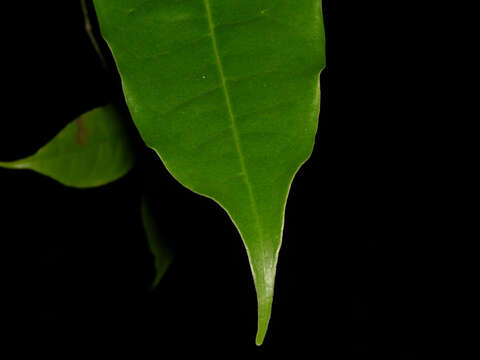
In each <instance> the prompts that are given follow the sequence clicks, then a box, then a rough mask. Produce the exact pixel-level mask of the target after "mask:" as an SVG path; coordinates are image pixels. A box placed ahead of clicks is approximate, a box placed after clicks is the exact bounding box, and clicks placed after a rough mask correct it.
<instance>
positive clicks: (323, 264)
mask: <svg viewBox="0 0 480 360" xmlns="http://www.w3.org/2000/svg"><path fill="white" fill-rule="evenodd" d="M362 3H363V2H362ZM352 6H353V7H352ZM24 10H25V9H22V5H21V4H18V3H17V4H16V5H9V7H8V9H7V10H6V11H5V14H12V16H14V14H20V13H21V14H22V17H21V21H20V23H18V24H20V25H18V24H17V28H13V27H9V26H8V25H3V26H4V27H5V29H3V30H4V31H3V33H4V34H9V36H5V39H4V45H3V50H2V51H3V53H4V59H5V60H6V61H7V65H5V67H4V69H5V71H6V73H7V74H5V75H13V79H12V80H8V84H7V85H5V87H6V88H7V89H9V91H8V92H9V94H8V96H7V97H4V109H5V110H13V111H12V112H11V113H10V111H9V112H8V113H9V115H7V112H4V115H3V116H2V120H1V127H0V160H13V159H16V158H20V157H24V156H27V155H29V154H31V153H33V152H34V151H35V150H36V149H38V148H39V147H40V146H41V145H43V144H44V143H45V142H47V141H48V140H49V139H50V138H51V137H53V136H54V134H55V133H56V132H58V131H59V130H60V129H61V128H63V127H64V126H65V125H66V124H67V123H68V122H70V121H71V120H72V119H73V118H74V117H76V116H78V115H80V114H81V113H83V112H85V111H87V110H89V109H91V108H93V107H96V106H99V105H102V104H105V103H107V102H108V101H110V99H121V93H120V92H119V87H118V85H119V84H118V78H115V77H112V74H108V73H106V72H105V71H104V70H103V69H102V67H101V65H100V62H99V60H98V57H97V56H96V54H95V52H94V50H93V48H92V47H91V44H90V42H89V39H88V37H87V35H86V33H85V31H84V24H83V15H82V12H81V8H80V3H79V1H61V2H60V1H59V2H48V3H45V2H42V3H41V4H40V2H35V4H30V3H29V4H28V12H27V13H25V11H24ZM397 10H398V9H393V8H387V7H386V6H384V8H380V9H379V8H378V4H377V6H376V8H375V11H374V9H373V6H372V8H371V9H370V8H369V7H368V6H366V5H365V4H362V5H359V4H357V5H351V4H350V6H349V7H345V6H342V5H341V4H340V2H338V1H330V0H328V1H327V0H325V1H324V11H325V14H324V15H325V26H326V33H327V68H326V69H325V70H324V71H323V73H322V76H321V88H322V106H321V114H320V122H319V131H318V134H317V141H316V146H315V150H314V153H313V155H312V157H311V159H310V160H309V161H308V162H307V163H306V164H305V165H304V166H303V168H302V169H301V170H300V172H299V173H298V175H297V177H296V179H295V181H294V183H293V186H292V189H291V194H290V197H289V200H288V205H287V212H286V222H285V233H284V242H283V248H282V250H281V252H280V260H279V267H278V274H277V282H276V293H275V300H274V306H273V314H272V315H273V316H272V320H271V323H270V329H269V332H268V334H267V337H266V340H265V343H264V345H263V346H262V347H260V348H257V347H256V346H255V344H254V337H255V331H256V315H257V314H256V298H255V290H254V287H253V281H252V278H251V275H250V269H249V265H248V261H247V257H246V253H245V251H244V248H243V244H242V242H241V239H240V237H239V235H238V234H237V232H236V230H235V228H234V226H233V225H232V224H231V222H230V221H229V219H228V216H227V215H226V214H225V213H224V212H223V210H222V209H221V208H220V207H218V206H217V205H216V204H215V203H214V202H212V201H211V200H208V199H205V198H202V197H200V196H198V195H195V194H193V193H192V192H189V191H188V190H186V189H185V188H183V187H182V186H181V185H180V184H178V183H177V182H176V181H175V180H174V179H173V178H172V177H171V176H170V175H169V174H168V173H167V172H166V170H165V169H164V167H163V165H162V163H161V161H160V160H159V159H157V158H156V156H155V155H154V154H153V153H152V152H151V151H149V150H146V149H145V148H143V147H142V146H141V144H140V145H139V151H140V153H141V159H140V161H139V165H138V166H137V167H136V168H135V169H134V170H133V171H132V172H131V173H130V174H129V175H128V176H126V177H125V178H123V179H121V180H119V181H117V182H115V183H112V184H110V185H108V186H104V187H101V188H98V189H89V190H77V189H71V188H67V187H63V186H61V185H59V184H57V183H56V182H54V181H53V180H51V179H48V178H46V177H43V176H41V175H38V174H35V173H32V172H28V171H9V170H0V196H1V200H0V201H1V202H0V206H1V207H0V208H1V211H2V215H1V218H0V220H1V234H0V237H1V247H2V250H1V256H2V258H3V260H4V261H3V263H4V264H6V265H7V269H6V270H5V272H4V274H5V275H6V281H7V282H5V284H7V283H8V285H9V286H8V288H5V289H8V290H5V292H4V295H3V297H4V298H6V299H7V300H9V306H6V307H4V310H3V311H4V316H3V318H8V319H11V320H13V321H10V322H8V324H9V325H8V326H9V333H10V334H11V335H13V337H14V338H17V339H22V341H24V342H26V343H27V342H30V341H31V339H42V341H41V343H42V346H43V347H46V348H47V349H56V348H58V346H59V344H65V343H67V344H72V346H76V347H73V348H74V349H76V348H78V349H80V348H89V347H90V346H93V345H99V344H100V345H103V346H105V347H106V348H107V349H110V350H112V351H113V350H118V349H124V348H126V347H135V349H136V351H155V352H157V353H158V356H161V354H162V352H164V351H165V350H166V349H172V348H173V349H176V350H177V351H184V350H191V349H193V350H195V351H197V353H198V354H210V353H212V351H217V350H218V351H219V350H223V349H226V350H227V352H225V354H232V353H249V354H255V353H258V354H263V355H267V354H273V353H277V354H279V353H284V352H285V351H287V350H293V351H295V352H296V353H297V354H298V355H301V354H310V356H313V357H315V358H317V357H318V358H320V357H322V358H326V359H337V358H338V359H343V358H352V359H359V358H369V359H372V358H382V359H397V358H398V359H415V358H416V354H417V347H418V341H419V339H420V338H421V336H422V329H423V320H422V313H423V309H422V308H421V307H422V295H421V294H422V289H421V287H422V280H421V279H420V275H419V274H420V272H419V256H420V255H419V252H418V251H417V250H418V243H419V242H420V241H421V239H422V236H423V235H424V233H423V231H424V230H422V228H421V227H420V226H419V224H420V223H421V220H422V216H423V209H424V199H423V198H422V196H421V194H422V188H421V185H419V184H421V181H419V175H418V174H419V168H420V165H419V164H420V162H419V161H418V160H416V159H415V156H414V150H413V149H414V144H415V141H416V135H415V133H416V132H415V124H414V123H413V122H412V121H411V120H408V119H411V117H409V116H406V115H407V113H408V111H409V109H410V108H411V107H413V106H414V105H415V104H414V100H413V99H409V98H408V96H405V91H404V90H405V89H408V87H409V86H411V85H410V84H409V83H408V71H407V70H406V69H407V68H408V66H407V65H408V61H409V60H408V58H407V57H406V56H405V54H404V52H403V51H402V46H403V43H402V40H401V39H402V38H403V37H402V34H398V33H397V32H396V31H395V28H396V27H395V22H396V21H398V18H399V14H398V13H397V12H396V11H397ZM379 11H381V13H382V16H380V17H379V16H377V15H376V14H377V13H378V12H379ZM18 27H20V28H23V29H26V30H27V31H25V32H23V31H20V29H19V28H18ZM110 61H111V59H110ZM400 65H402V66H400ZM112 78H113V79H115V80H112ZM400 84H401V85H400ZM144 179H146V180H144ZM145 187H150V188H151V187H153V188H155V189H156V194H155V196H156V198H157V201H158V202H157V203H158V204H159V215H158V216H159V218H158V221H159V224H160V226H161V227H162V231H163V233H164V235H165V238H166V239H168V240H169V241H170V244H171V246H172V247H173V248H174V250H175V260H174V263H173V264H172V266H171V268H170V269H169V270H168V272H167V274H166V275H165V277H164V279H163V280H162V282H161V283H160V286H159V287H158V289H157V290H155V291H150V284H151V282H152V280H153V277H154V267H153V257H152V256H151V254H150V252H149V249H148V245H147V242H146V239H145V236H144V233H143V228H142V224H141V217H140V212H139V200H140V195H141V194H142V191H143V189H144V188H145ZM10 285H11V286H10ZM3 323H4V324H6V322H3ZM27 339H28V340H27ZM305 357H306V356H305ZM300 358H304V356H301V357H300Z"/></svg>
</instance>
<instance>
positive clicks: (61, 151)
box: [0, 105, 135, 188]
mask: <svg viewBox="0 0 480 360" xmlns="http://www.w3.org/2000/svg"><path fill="white" fill-rule="evenodd" d="M134 156H135V154H134V149H133V146H132V141H131V136H130V135H129V133H128V128H127V123H126V121H125V119H123V118H122V116H121V115H120V113H119V112H118V111H117V110H116V109H115V107H114V106H112V105H109V106H106V107H101V108H97V109H95V110H92V111H90V112H87V113H86V114H84V115H82V116H80V117H79V118H77V119H75V120H74V121H73V122H71V123H70V124H68V125H67V126H66V127H65V128H64V129H63V130H61V131H60V132H59V133H58V134H57V135H56V136H55V137H54V138H53V139H52V140H51V141H50V142H49V143H47V144H46V145H45V146H43V147H42V148H40V149H39V150H38V151H37V152H36V153H35V154H33V155H31V156H29V157H27V158H24V159H20V160H17V161H12V162H0V167H5V168H10V169H30V170H34V171H36V172H38V173H40V174H43V175H47V176H49V177H51V178H53V179H55V180H57V181H59V182H61V183H62V184H64V185H68V186H73V187H79V188H85V187H94V186H100V185H104V184H107V183H109V182H112V181H114V180H117V179H119V178H120V177H122V176H123V175H125V174H126V173H127V172H128V171H129V170H130V169H131V168H132V166H133V164H134Z"/></svg>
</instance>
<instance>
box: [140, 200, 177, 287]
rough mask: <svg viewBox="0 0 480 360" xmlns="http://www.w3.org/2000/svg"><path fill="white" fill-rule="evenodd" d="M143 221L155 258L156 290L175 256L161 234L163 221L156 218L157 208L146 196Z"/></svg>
mask: <svg viewBox="0 0 480 360" xmlns="http://www.w3.org/2000/svg"><path fill="white" fill-rule="evenodd" d="M142 221H143V227H144V229H145V234H146V236H147V240H148V244H149V245H150V251H151V252H152V254H153V256H154V258H155V279H154V280H153V284H152V287H153V288H155V287H157V285H158V283H159V282H160V280H161V279H162V277H163V275H164V274H165V272H166V271H167V269H168V267H169V266H170V264H171V263H172V259H173V254H172V251H171V250H170V248H169V247H168V246H166V243H165V240H164V238H163V236H162V234H161V233H160V230H159V224H160V223H161V219H159V218H158V217H157V216H156V211H155V207H154V206H153V204H152V202H151V200H150V199H149V198H147V197H146V196H143V197H142Z"/></svg>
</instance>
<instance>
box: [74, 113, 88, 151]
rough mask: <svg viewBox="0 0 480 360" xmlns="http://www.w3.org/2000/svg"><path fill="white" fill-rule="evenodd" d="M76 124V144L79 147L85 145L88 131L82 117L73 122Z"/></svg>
mask: <svg viewBox="0 0 480 360" xmlns="http://www.w3.org/2000/svg"><path fill="white" fill-rule="evenodd" d="M75 123H76V124H77V144H78V145H80V146H83V145H87V138H88V131H87V128H86V126H85V122H84V119H83V117H81V116H80V117H79V118H78V119H77V120H75Z"/></svg>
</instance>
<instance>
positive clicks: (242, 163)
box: [203, 0, 266, 280]
mask: <svg viewBox="0 0 480 360" xmlns="http://www.w3.org/2000/svg"><path fill="white" fill-rule="evenodd" d="M203 3H204V5H205V11H206V13H207V20H208V26H209V30H210V33H209V35H210V39H211V40H212V47H213V52H214V54H215V61H216V64H217V69H218V73H219V76H220V79H221V82H222V89H223V94H224V96H225V102H226V105H227V109H228V115H229V118H230V121H231V127H232V134H233V139H234V142H235V146H236V149H237V153H238V158H239V160H240V167H241V170H242V173H243V179H244V181H245V185H246V186H247V189H248V194H249V198H250V203H251V204H252V212H253V216H254V217H255V221H256V226H257V230H258V233H259V237H260V239H259V240H260V241H259V243H260V247H261V253H262V255H263V259H264V258H265V248H264V244H263V240H264V239H263V231H262V227H261V224H260V217H259V213H258V209H257V204H256V200H255V196H254V194H253V189H252V185H251V183H250V179H249V176H248V171H247V167H246V165H245V158H244V155H243V150H242V146H241V143H240V137H239V134H238V129H237V125H236V121H235V115H234V114H233V109H232V102H231V99H230V94H229V92H228V88H227V81H226V77H225V74H224V72H223V65H222V60H221V58H220V54H219V51H218V46H217V38H216V35H215V24H214V22H213V18H212V11H211V8H210V0H203ZM244 240H245V239H244ZM245 245H246V244H245ZM247 253H248V248H247ZM262 265H263V269H262V270H263V274H262V277H264V276H265V272H266V271H265V261H262ZM253 275H254V276H255V274H253ZM262 280H263V279H262Z"/></svg>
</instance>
